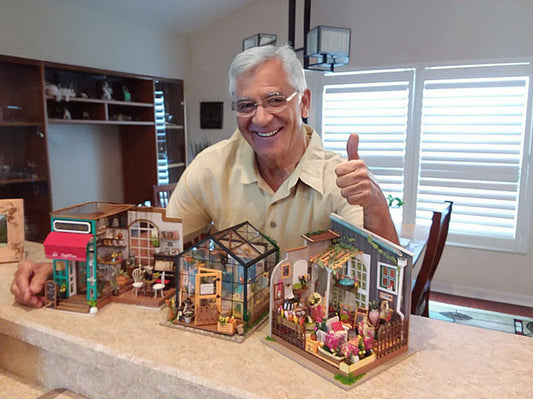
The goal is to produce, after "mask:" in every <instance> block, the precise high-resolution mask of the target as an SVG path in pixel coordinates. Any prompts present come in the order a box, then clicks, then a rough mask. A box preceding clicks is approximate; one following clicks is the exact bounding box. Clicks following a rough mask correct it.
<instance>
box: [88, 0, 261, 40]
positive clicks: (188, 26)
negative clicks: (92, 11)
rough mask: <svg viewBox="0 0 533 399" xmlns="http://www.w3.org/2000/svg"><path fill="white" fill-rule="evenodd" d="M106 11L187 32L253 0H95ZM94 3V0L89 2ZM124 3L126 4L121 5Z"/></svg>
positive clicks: (170, 29)
mask: <svg viewBox="0 0 533 399" xmlns="http://www.w3.org/2000/svg"><path fill="white" fill-rule="evenodd" d="M98 1H99V4H101V5H102V7H105V8H106V10H107V11H108V12H111V13H117V14H119V15H123V16H124V17H126V18H132V19H133V20H134V21H136V22H139V23H143V24H145V25H150V26H152V27H153V28H154V29H162V30H165V31H168V32H172V33H175V34H186V33H191V32H194V31H196V30H198V29H199V28H201V27H202V26H204V25H206V24H209V23H210V22H213V21H215V20H216V19H218V18H220V17H223V16H225V15H228V14H230V13H231V12H233V11H235V10H236V9H238V8H241V7H244V6H245V5H247V4H249V3H252V2H253V1H254V0H98ZM93 4H94V2H93ZM125 5H127V7H125Z"/></svg>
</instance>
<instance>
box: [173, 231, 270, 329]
mask: <svg viewBox="0 0 533 399" xmlns="http://www.w3.org/2000/svg"><path fill="white" fill-rule="evenodd" d="M278 251H279V250H278V247H277V245H276V244H275V243H274V242H273V241H272V240H271V239H270V238H268V237H266V236H265V235H263V234H262V233H260V232H259V231H258V230H257V229H255V228H254V227H253V226H252V225H251V224H250V223H248V222H244V223H241V224H238V225H236V226H233V227H230V228H228V229H225V230H222V231H219V232H217V233H215V234H213V235H210V236H208V237H206V238H205V239H203V240H202V241H200V242H198V243H197V244H195V245H194V246H192V247H190V248H189V249H187V250H185V251H184V252H182V253H181V254H179V255H178V261H177V265H178V270H177V273H176V282H175V285H176V298H175V300H174V301H173V303H170V302H169V303H168V305H169V318H168V319H169V320H168V323H169V324H171V325H173V326H184V327H194V328H196V329H198V330H202V331H204V332H208V333H218V334H222V335H226V336H233V335H238V336H244V335H245V334H246V333H247V332H249V331H250V330H251V329H252V328H253V327H254V326H257V325H258V323H260V322H261V321H263V320H266V319H265V317H264V316H266V315H267V314H268V307H269V282H270V272H271V271H272V269H273V267H274V266H275V265H276V263H277V262H278V260H279V252H278ZM218 334H217V335H218Z"/></svg>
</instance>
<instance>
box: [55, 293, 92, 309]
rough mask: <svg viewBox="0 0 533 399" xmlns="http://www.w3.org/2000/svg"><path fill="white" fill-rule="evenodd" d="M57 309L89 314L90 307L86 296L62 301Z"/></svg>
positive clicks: (75, 296)
mask: <svg viewBox="0 0 533 399" xmlns="http://www.w3.org/2000/svg"><path fill="white" fill-rule="evenodd" d="M56 309H60V310H67V311H70V312H78V313H89V305H88V304H87V298H86V297H85V295H74V296H72V297H70V298H67V299H63V300H60V301H59V303H58V304H57V306H56Z"/></svg>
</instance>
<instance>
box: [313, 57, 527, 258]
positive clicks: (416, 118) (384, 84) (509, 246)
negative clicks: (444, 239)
mask: <svg viewBox="0 0 533 399" xmlns="http://www.w3.org/2000/svg"><path fill="white" fill-rule="evenodd" d="M532 74H533V68H532V66H531V65H530V64H529V63H527V62H523V63H514V64H497V65H496V64H492V65H471V66H459V67H427V68H424V67H419V68H413V69H404V70H388V71H375V72H368V73H367V72H359V73H353V74H350V73H344V74H331V73H330V74H325V75H324V76H323V81H322V83H323V84H324V89H323V97H322V108H323V109H322V138H323V141H324V145H325V147H326V148H328V149H331V150H334V151H337V152H339V153H341V154H343V155H345V154H346V152H345V148H344V147H345V145H346V140H347V138H348V135H349V133H352V132H357V133H359V135H360V145H359V154H360V156H361V158H362V159H364V160H365V162H366V163H367V164H368V166H369V168H370V170H371V171H372V173H373V174H374V176H375V177H376V179H377V180H378V181H379V183H380V185H381V187H382V189H383V191H384V192H385V195H388V194H391V195H392V196H394V197H400V198H403V200H404V202H405V205H404V207H403V214H402V215H397V216H398V218H401V217H402V216H403V220H404V221H405V222H409V223H413V222H416V223H417V224H426V225H429V223H430V219H431V214H432V210H433V209H434V208H435V206H436V205H437V204H439V203H442V202H444V201H445V200H451V201H453V202H454V211H453V214H452V220H451V224H450V232H449V238H448V242H449V243H453V244H456V245H464V246H471V247H478V248H488V249H498V250H506V251H514V252H525V251H526V248H527V238H528V237H527V232H528V221H529V218H530V214H531V209H530V208H531V205H530V203H528V202H527V201H526V197H527V191H528V190H529V189H530V188H529V187H528V186H527V182H528V166H529V164H530V162H531V154H530V151H529V148H530V145H531V98H530V96H529V88H530V85H531V79H530V76H531V75H532ZM399 221H400V220H398V219H396V222H399Z"/></svg>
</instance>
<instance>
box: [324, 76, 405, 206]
mask: <svg viewBox="0 0 533 399" xmlns="http://www.w3.org/2000/svg"><path fill="white" fill-rule="evenodd" d="M325 81H326V82H327V83H326V85H325V86H324V93H323V109H322V122H323V123H322V139H323V142H324V146H325V148H326V149H329V150H332V151H336V152H338V153H340V154H341V155H343V156H344V157H347V154H346V142H347V140H348V137H349V135H350V134H351V133H358V134H359V156H360V157H361V158H362V159H363V160H364V161H365V162H366V164H367V165H368V167H369V169H370V171H371V172H372V174H373V175H374V176H375V177H376V179H377V181H378V182H379V184H380V185H381V187H382V189H383V191H384V192H385V194H386V195H389V194H391V195H392V196H393V197H399V198H402V197H403V180H404V164H405V163H404V159H405V143H406V135H407V126H408V119H409V118H408V115H409V98H410V92H411V90H412V82H413V71H412V70H408V71H389V72H382V73H379V72H378V73H372V74H350V75H341V76H333V75H330V76H328V75H326V76H325Z"/></svg>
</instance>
